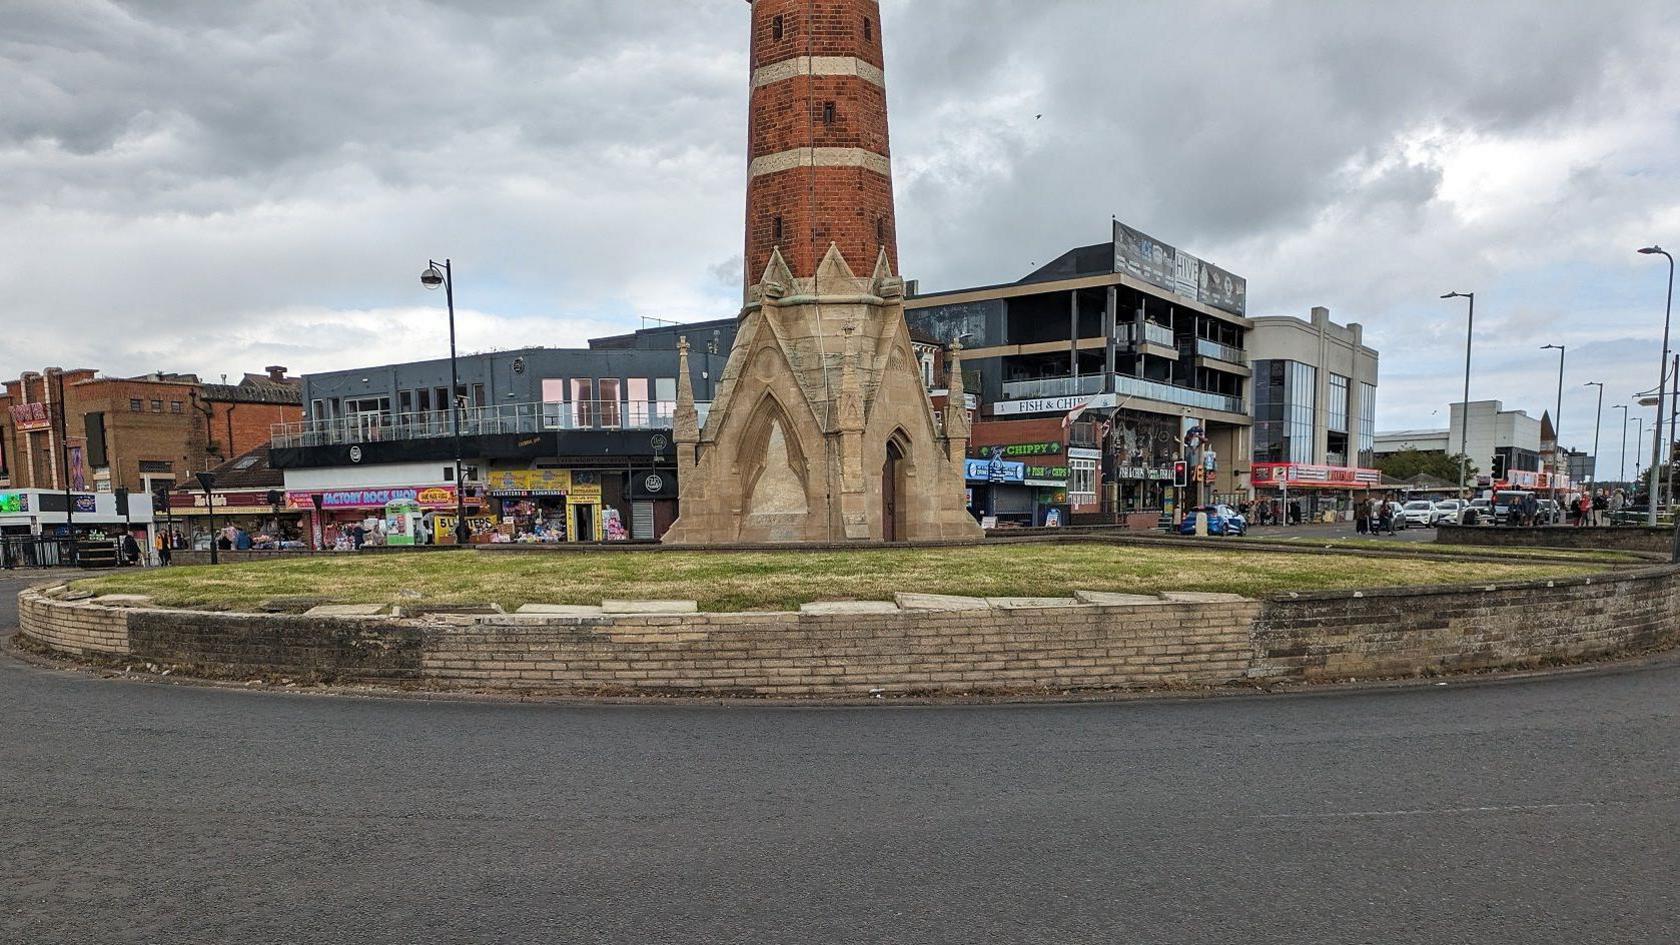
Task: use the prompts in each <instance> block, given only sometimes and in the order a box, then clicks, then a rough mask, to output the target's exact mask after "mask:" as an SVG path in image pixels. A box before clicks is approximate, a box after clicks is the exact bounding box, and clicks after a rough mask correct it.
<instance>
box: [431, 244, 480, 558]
mask: <svg viewBox="0 0 1680 945" xmlns="http://www.w3.org/2000/svg"><path fill="white" fill-rule="evenodd" d="M420 284H421V285H423V286H425V287H426V288H428V289H435V288H437V287H438V286H443V297H444V300H445V302H446V303H447V304H448V306H449V423H450V428H451V429H452V430H453V431H454V436H455V544H457V545H463V546H464V545H466V544H467V543H468V540H469V539H470V538H471V537H472V530H471V529H469V528H467V489H466V484H465V483H463V482H462V481H461V377H460V373H459V371H458V369H457V367H456V362H455V270H454V269H453V268H451V266H450V264H449V260H447V259H445V260H444V261H443V269H442V270H441V271H440V270H439V269H438V264H437V263H436V262H434V261H432V260H430V259H428V260H426V271H425V272H422V273H421V274H420Z"/></svg>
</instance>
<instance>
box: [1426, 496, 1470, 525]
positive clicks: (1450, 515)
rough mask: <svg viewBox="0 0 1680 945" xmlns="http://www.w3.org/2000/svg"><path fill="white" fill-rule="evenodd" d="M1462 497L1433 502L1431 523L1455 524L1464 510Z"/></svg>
mask: <svg viewBox="0 0 1680 945" xmlns="http://www.w3.org/2000/svg"><path fill="white" fill-rule="evenodd" d="M1464 504H1465V503H1464V500H1463V499H1442V500H1441V501H1439V502H1437V503H1435V516H1434V518H1432V519H1431V520H1430V524H1431V525H1457V524H1458V517H1459V515H1460V514H1461V513H1462V512H1463V511H1464Z"/></svg>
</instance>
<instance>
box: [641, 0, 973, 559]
mask: <svg viewBox="0 0 1680 945" xmlns="http://www.w3.org/2000/svg"><path fill="white" fill-rule="evenodd" d="M748 2H749V3H750V4H751V7H752V101H751V115H750V120H749V129H750V130H749V142H748V164H747V233H746V256H745V260H746V273H747V286H746V300H745V306H744V308H743V309H742V310H741V327H740V330H739V332H737V334H736V337H735V346H734V348H733V349H732V350H731V351H730V353H729V364H728V366H727V367H726V368H725V369H724V372H723V376H722V378H721V379H720V381H719V384H718V389H717V394H716V399H715V401H714V402H713V404H712V405H711V408H710V411H709V412H708V413H707V414H706V416H705V417H704V418H702V416H701V410H700V408H699V406H698V405H697V404H695V402H694V393H693V390H692V388H691V386H690V385H689V384H688V374H687V369H686V364H685V365H684V368H683V370H681V371H679V372H678V379H679V380H678V383H679V387H678V403H677V414H676V422H675V427H676V431H675V432H676V441H677V464H678V475H677V481H678V488H679V491H680V497H681V517H680V518H679V519H678V520H677V522H676V523H675V524H674V525H673V526H672V528H671V530H670V532H669V533H667V535H666V537H665V540H666V541H667V542H671V543H674V544H719V543H730V542H814V541H846V540H850V541H925V540H934V539H951V538H977V537H979V535H980V530H979V526H978V525H977V524H976V523H975V521H974V519H973V517H972V516H970V515H969V513H968V511H967V508H966V506H967V502H966V499H965V488H964V481H963V466H964V456H965V453H966V449H967V445H968V432H969V425H968V416H967V413H966V412H965V411H964V409H963V404H962V398H961V397H960V396H958V397H956V398H955V401H956V402H955V403H954V404H950V405H948V406H947V407H946V408H945V409H944V410H943V412H942V413H940V414H936V413H935V411H934V408H933V405H932V402H931V401H930V400H929V398H928V394H927V389H926V386H925V385H924V383H923V380H922V376H921V372H920V370H919V369H918V368H917V363H916V359H915V357H914V356H913V354H912V352H911V348H910V334H909V330H908V329H907V328H906V326H905V323H904V282H903V280H902V279H901V278H899V276H898V274H897V273H898V243H897V235H896V227H895V221H894V219H893V195H892V163H891V159H890V157H891V156H890V151H889V149H888V144H887V141H888V135H887V104H886V101H887V100H886V73H885V69H884V60H883V58H882V55H881V18H880V5H879V3H878V2H876V0H748ZM860 273H865V275H859V274H860ZM681 347H682V351H683V355H682V357H683V359H684V361H686V358H687V342H686V341H684V342H683V343H682V346H681ZM948 364H949V367H950V384H949V389H950V390H953V391H957V392H960V391H961V390H962V380H961V378H962V372H961V363H960V357H959V356H958V355H957V353H956V352H952V355H951V357H950V358H949V359H948Z"/></svg>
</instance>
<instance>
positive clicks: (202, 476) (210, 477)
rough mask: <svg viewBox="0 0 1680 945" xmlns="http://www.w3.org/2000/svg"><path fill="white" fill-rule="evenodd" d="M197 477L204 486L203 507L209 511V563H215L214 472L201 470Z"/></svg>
mask: <svg viewBox="0 0 1680 945" xmlns="http://www.w3.org/2000/svg"><path fill="white" fill-rule="evenodd" d="M197 479H198V484H199V485H201V486H203V487H204V508H205V509H206V510H207V511H208V512H209V513H210V563H211V564H216V563H217V561H216V493H215V491H214V490H215V488H216V474H215V473H211V472H201V473H199V474H198V476H197Z"/></svg>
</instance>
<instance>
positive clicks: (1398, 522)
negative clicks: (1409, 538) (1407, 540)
mask: <svg viewBox="0 0 1680 945" xmlns="http://www.w3.org/2000/svg"><path fill="white" fill-rule="evenodd" d="M1388 514H1389V515H1390V516H1392V517H1393V519H1394V530H1395V531H1404V530H1405V529H1406V528H1407V527H1408V526H1410V525H1411V524H1412V523H1411V521H1410V520H1408V519H1407V518H1406V507H1405V506H1403V505H1401V504H1400V503H1398V502H1390V503H1388Z"/></svg>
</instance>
